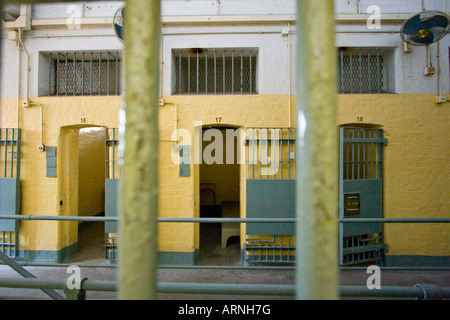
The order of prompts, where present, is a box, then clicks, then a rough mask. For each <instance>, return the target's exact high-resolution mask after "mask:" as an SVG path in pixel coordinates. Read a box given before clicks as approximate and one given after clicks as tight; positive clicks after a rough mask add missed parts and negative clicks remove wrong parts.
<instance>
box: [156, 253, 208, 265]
mask: <svg viewBox="0 0 450 320" xmlns="http://www.w3.org/2000/svg"><path fill="white" fill-rule="evenodd" d="M198 259H199V252H198V250H195V251H194V252H158V264H159V265H189V266H192V265H194V264H195V262H196V261H197V260H198Z"/></svg>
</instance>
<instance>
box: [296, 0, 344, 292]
mask: <svg viewBox="0 0 450 320" xmlns="http://www.w3.org/2000/svg"><path fill="white" fill-rule="evenodd" d="M297 8H298V15H297V30H298V32H297V33H298V66H297V74H298V77H297V78H298V110H297V112H298V117H297V118H298V130H297V139H296V144H297V146H298V147H297V150H298V151H297V152H298V159H299V160H298V161H297V165H296V173H297V197H296V199H297V209H296V210H297V225H296V230H297V232H296V242H297V243H296V248H297V249H296V261H297V268H296V298H297V299H337V297H338V253H337V248H338V243H337V239H338V233H337V228H338V222H337V216H338V128H337V125H336V100H337V95H336V90H337V88H336V78H337V74H336V71H337V67H336V57H335V43H334V37H335V30H334V28H335V22H334V5H333V1H329V0H298V1H297Z"/></svg>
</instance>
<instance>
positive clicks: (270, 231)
mask: <svg viewBox="0 0 450 320" xmlns="http://www.w3.org/2000/svg"><path fill="white" fill-rule="evenodd" d="M245 158H246V217H247V218H295V129H294V128H247V129H246V138H245ZM294 234H295V225H294V224H289V223H273V224H269V223H248V224H247V225H246V237H245V243H244V259H245V262H246V263H248V264H280V263H294V262H295V237H294V236H293V235H294Z"/></svg>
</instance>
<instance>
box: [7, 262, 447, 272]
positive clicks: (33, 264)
mask: <svg viewBox="0 0 450 320" xmlns="http://www.w3.org/2000/svg"><path fill="white" fill-rule="evenodd" d="M17 263H18V264H19V265H21V266H22V267H25V268H26V267H42V268H68V267H69V266H72V265H73V263H72V264H69V263H44V262H22V261H19V262H17ZM0 265H4V264H3V263H1V262H0ZM77 267H80V268H87V269H115V268H117V265H114V264H111V265H93V264H77ZM158 268H159V269H183V270H184V269H188V270H205V269H208V270H244V271H261V270H287V271H290V270H295V267H293V266H201V265H200V266H192V265H159V266H158ZM379 268H380V269H381V270H409V271H442V270H450V267H401V266H399V267H383V266H380V267H379ZM339 270H342V271H352V270H353V271H355V270H367V267H339Z"/></svg>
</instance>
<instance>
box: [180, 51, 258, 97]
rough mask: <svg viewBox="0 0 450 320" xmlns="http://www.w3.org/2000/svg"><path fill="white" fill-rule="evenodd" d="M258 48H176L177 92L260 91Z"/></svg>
mask: <svg viewBox="0 0 450 320" xmlns="http://www.w3.org/2000/svg"><path fill="white" fill-rule="evenodd" d="M257 57H258V49H242V48H241V49H198V48H197V49H183V50H174V51H173V61H174V65H173V67H174V70H175V71H174V81H173V83H172V86H173V87H172V93H173V94H187V95H196V94H257V93H258V92H257V61H258V59H257Z"/></svg>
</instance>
